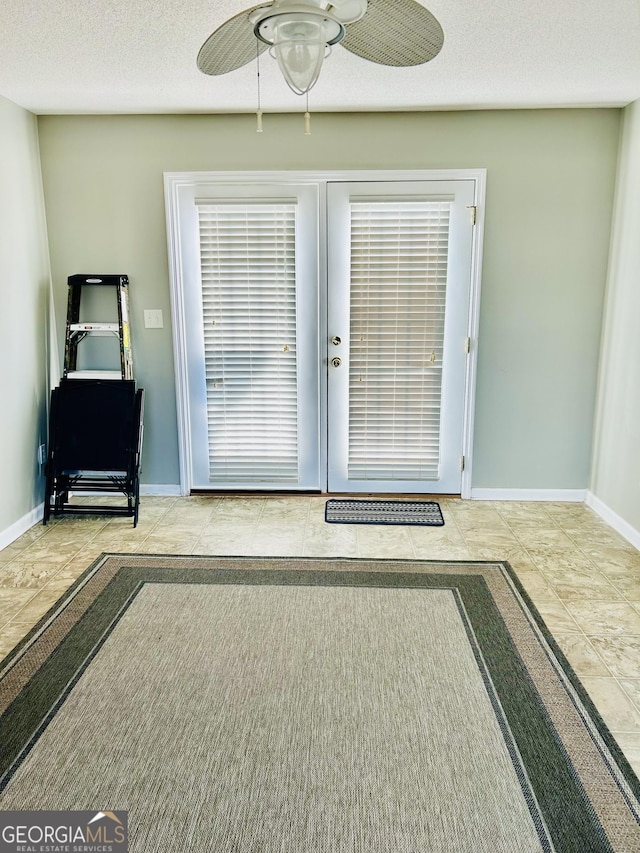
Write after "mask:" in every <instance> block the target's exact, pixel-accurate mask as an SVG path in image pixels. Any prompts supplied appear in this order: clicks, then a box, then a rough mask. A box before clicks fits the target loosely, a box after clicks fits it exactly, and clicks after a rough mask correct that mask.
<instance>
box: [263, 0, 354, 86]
mask: <svg viewBox="0 0 640 853" xmlns="http://www.w3.org/2000/svg"><path fill="white" fill-rule="evenodd" d="M283 5H284V4H283ZM254 33H255V35H256V36H257V38H258V39H260V41H262V42H264V43H265V44H268V45H271V52H272V53H273V55H274V56H275V58H276V60H277V62H278V65H279V67H280V70H281V71H282V74H283V76H284V78H285V80H286V81H287V84H288V86H289V87H290V88H291V89H292V90H293V91H294V92H295V93H296V94H298V95H304V94H305V93H306V92H308V91H309V90H310V89H311V88H312V87H313V85H314V84H315V82H316V81H317V79H318V77H319V75H320V70H321V68H322V61H323V60H324V57H325V54H326V52H327V47H329V48H330V46H331V45H332V44H336V43H337V42H339V41H340V40H341V39H342V38H344V33H345V30H344V26H343V24H342V23H341V22H340V21H339V20H338V19H337V18H335V17H334V16H333V15H331V14H330V13H328V12H326V11H325V10H323V9H320V8H317V9H316V8H315V7H313V6H310V7H306V6H302V5H295V6H294V5H288V4H287V6H286V7H285V8H282V7H280V8H278V6H274V7H273V11H272V9H269V10H268V12H267V14H265V15H262V16H261V17H260V18H259V19H258V20H257V21H256V23H255V27H254Z"/></svg>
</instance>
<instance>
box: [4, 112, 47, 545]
mask: <svg viewBox="0 0 640 853" xmlns="http://www.w3.org/2000/svg"><path fill="white" fill-rule="evenodd" d="M49 292H50V279H49V265H48V255H47V239H46V230H45V221H44V203H43V195H42V181H41V175H40V159H39V153H38V133H37V123H36V118H35V116H33V115H32V114H31V113H29V112H27V111H26V110H23V109H21V108H20V107H17V106H16V105H15V104H12V103H11V102H9V101H7V100H5V99H4V98H0V371H1V372H2V383H1V384H0V388H1V398H0V454H1V458H2V488H0V539H1V538H2V534H3V533H4V532H5V531H7V530H9V529H10V528H11V527H12V525H15V524H18V523H19V522H20V520H21V519H23V518H24V517H25V516H26V515H28V514H29V513H30V512H31V511H32V510H33V509H34V508H35V507H36V506H37V505H38V504H39V503H41V502H42V477H41V473H40V470H39V466H38V463H37V448H38V445H39V444H41V443H43V442H44V441H45V439H46V401H47V395H48V390H47V379H48V367H47V354H46V338H47V334H48V306H49Z"/></svg>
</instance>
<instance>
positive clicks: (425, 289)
mask: <svg viewBox="0 0 640 853" xmlns="http://www.w3.org/2000/svg"><path fill="white" fill-rule="evenodd" d="M350 209H351V299H350V302H351V309H350V310H351V317H350V328H351V343H350V362H349V454H348V472H349V477H350V478H352V479H361V480H437V479H438V477H439V464H440V412H441V393H442V357H443V345H444V316H445V298H446V286H447V260H448V248H449V218H450V203H449V202H448V201H444V200H443V201H431V200H430V201H423V200H414V201H409V200H400V201H392V200H390V201H388V202H385V201H371V202H366V201H352V202H351V204H350Z"/></svg>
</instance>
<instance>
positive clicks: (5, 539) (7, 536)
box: [0, 503, 44, 549]
mask: <svg viewBox="0 0 640 853" xmlns="http://www.w3.org/2000/svg"><path fill="white" fill-rule="evenodd" d="M43 512H44V504H43V503H42V504H39V505H38V506H37V507H36V508H35V509H32V510H31V512H28V513H27V514H26V515H23V516H22V518H19V519H18V520H17V521H15V522H14V523H13V524H12V525H11V526H10V527H7V529H6V530H2V531H0V549H1V548H6V547H7V545H11V543H12V542H15V541H16V539H17V538H18V537H19V536H22V534H23V533H26V532H27V530H29V528H30V527H33V525H34V524H37V523H38V522H39V521H42V514H43Z"/></svg>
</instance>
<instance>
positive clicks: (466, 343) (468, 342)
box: [464, 338, 471, 353]
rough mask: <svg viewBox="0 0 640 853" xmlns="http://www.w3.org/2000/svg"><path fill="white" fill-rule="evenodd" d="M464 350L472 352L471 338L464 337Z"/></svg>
mask: <svg viewBox="0 0 640 853" xmlns="http://www.w3.org/2000/svg"><path fill="white" fill-rule="evenodd" d="M464 351H465V352H466V353H470V352H471V338H465V339H464Z"/></svg>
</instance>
